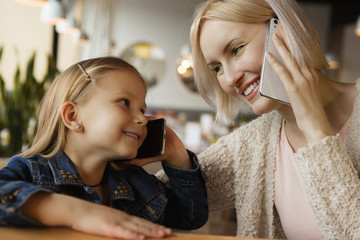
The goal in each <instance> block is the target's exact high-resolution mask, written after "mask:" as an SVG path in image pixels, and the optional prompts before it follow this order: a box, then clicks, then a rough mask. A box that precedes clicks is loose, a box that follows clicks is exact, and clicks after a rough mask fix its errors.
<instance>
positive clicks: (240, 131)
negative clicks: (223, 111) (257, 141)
mask: <svg viewBox="0 0 360 240" xmlns="http://www.w3.org/2000/svg"><path fill="white" fill-rule="evenodd" d="M281 119H282V118H281V115H280V114H279V113H278V112H276V111H272V112H270V113H266V114H263V115H260V116H258V117H257V118H255V119H253V120H251V121H250V122H248V123H246V124H243V125H242V126H239V127H237V128H235V129H234V130H233V131H232V132H231V133H230V134H228V135H227V136H226V138H234V137H236V139H249V138H254V137H257V136H262V135H264V134H267V133H268V132H269V131H272V130H273V129H274V127H275V129H276V131H278V130H279V129H280V126H281Z"/></svg>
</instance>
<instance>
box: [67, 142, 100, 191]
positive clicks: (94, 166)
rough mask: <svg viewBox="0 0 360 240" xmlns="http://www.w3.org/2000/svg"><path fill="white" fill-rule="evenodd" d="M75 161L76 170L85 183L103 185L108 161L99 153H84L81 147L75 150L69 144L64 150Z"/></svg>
mask: <svg viewBox="0 0 360 240" xmlns="http://www.w3.org/2000/svg"><path fill="white" fill-rule="evenodd" d="M63 151H64V152H65V153H66V155H67V156H68V157H69V158H70V159H71V161H72V162H73V164H74V166H75V168H76V170H77V171H78V173H79V174H80V177H81V179H82V181H83V182H84V184H86V185H87V186H95V187H97V185H101V184H99V183H101V182H102V180H103V176H104V172H105V168H106V164H107V161H106V160H104V159H101V158H99V157H98V156H97V155H91V154H88V153H84V152H82V151H81V149H76V151H74V150H73V149H72V148H71V147H69V145H67V146H65V148H64V150H63Z"/></svg>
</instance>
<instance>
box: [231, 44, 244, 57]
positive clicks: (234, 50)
mask: <svg viewBox="0 0 360 240" xmlns="http://www.w3.org/2000/svg"><path fill="white" fill-rule="evenodd" d="M244 47H245V45H240V46H238V47H235V48H234V49H233V50H232V53H233V54H235V55H236V54H238V53H239V52H240V51H241V50H242V49H243V48H244Z"/></svg>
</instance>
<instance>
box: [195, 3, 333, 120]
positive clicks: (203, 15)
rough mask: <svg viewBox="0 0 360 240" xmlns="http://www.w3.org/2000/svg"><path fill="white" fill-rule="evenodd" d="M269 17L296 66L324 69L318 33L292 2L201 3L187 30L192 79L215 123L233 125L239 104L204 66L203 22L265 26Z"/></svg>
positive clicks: (205, 65) (325, 65) (298, 7)
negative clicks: (276, 23) (277, 25)
mask: <svg viewBox="0 0 360 240" xmlns="http://www.w3.org/2000/svg"><path fill="white" fill-rule="evenodd" d="M273 17H277V18H278V19H279V20H280V22H281V23H282V26H283V28H284V31H285V33H286V36H287V39H288V42H289V49H290V51H291V53H292V57H293V58H294V59H295V60H296V61H297V62H298V63H299V64H306V65H308V66H312V67H314V68H315V69H319V70H320V69H324V68H327V67H328V63H327V61H326V58H325V56H324V53H323V52H322V49H321V45H320V38H319V36H318V33H317V32H316V30H315V28H314V27H313V25H312V24H311V22H310V21H309V20H308V18H307V16H306V15H305V14H304V12H303V11H302V9H301V8H300V6H299V5H298V4H297V3H296V2H295V1H294V0H251V1H249V0H208V1H206V2H204V3H201V4H200V6H199V7H198V9H197V10H196V12H195V17H194V20H193V23H192V26H191V30H190V41H191V46H192V54H193V61H194V76H195V82H196V85H197V88H198V91H199V93H200V94H201V96H202V97H203V98H204V99H205V100H206V102H207V103H208V104H209V105H210V106H212V107H213V108H214V109H216V112H217V120H219V119H224V120H226V121H231V122H233V119H234V117H235V115H236V114H237V113H238V109H239V101H240V100H239V99H238V98H236V97H234V96H231V95H230V94H227V93H225V92H224V91H223V90H222V88H221V86H220V84H219V82H218V80H217V78H216V75H215V74H214V73H213V72H212V71H211V70H210V69H209V67H208V66H207V64H206V61H205V59H204V56H203V54H202V52H201V48H200V32H201V28H202V25H203V23H204V21H205V20H206V19H214V20H224V21H232V22H242V23H259V22H264V23H265V22H267V21H268V20H269V19H271V18H273Z"/></svg>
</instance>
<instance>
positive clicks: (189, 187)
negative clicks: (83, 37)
mask: <svg viewBox="0 0 360 240" xmlns="http://www.w3.org/2000/svg"><path fill="white" fill-rule="evenodd" d="M145 95H146V87H145V83H144V81H143V79H142V77H141V76H140V74H139V73H138V71H137V70H136V69H135V68H134V67H133V66H131V65H130V64H128V63H127V62H124V61H123V60H121V59H119V58H115V57H103V58H95V59H90V60H85V61H82V62H79V63H78V64H74V65H72V66H71V67H69V68H68V69H67V70H65V71H64V72H63V73H62V74H60V75H59V76H58V77H57V79H56V80H55V81H54V82H53V84H52V85H51V87H50V89H49V90H48V92H47V93H46V95H45V96H44V99H43V101H42V103H41V106H40V109H39V119H38V129H37V133H36V136H35V138H34V141H33V143H32V145H31V147H30V148H29V150H27V151H26V152H24V153H22V154H21V155H19V156H15V157H13V158H12V159H11V160H10V162H9V164H8V165H7V167H5V168H3V169H2V170H1V171H0V199H1V201H0V225H2V226H16V227H30V226H31V227H33V226H43V225H46V226H66V227H70V228H73V229H74V230H78V231H83V232H87V233H92V234H98V235H104V236H108V237H119V238H126V239H143V238H144V237H146V236H149V237H164V236H167V235H169V234H170V233H171V230H170V229H168V228H165V227H163V226H160V225H157V224H154V223H151V222H155V223H158V224H163V225H165V226H167V227H172V228H178V229H195V228H198V227H200V226H202V225H203V224H204V223H205V222H206V221H207V210H208V209H207V200H206V192H205V187H204V179H203V177H202V172H201V170H200V167H199V165H198V163H197V160H196V157H195V155H194V154H193V153H191V152H190V151H186V150H185V149H184V147H183V145H182V143H181V141H180V140H179V139H178V138H177V136H176V134H175V133H174V132H172V131H171V130H170V129H169V128H167V131H166V132H167V136H166V151H165V153H164V154H163V155H162V156H161V157H158V158H157V160H164V161H163V162H162V163H163V168H164V170H165V172H166V173H167V175H168V177H169V179H170V183H171V189H170V188H167V187H165V185H164V184H163V183H162V182H160V181H158V180H157V179H156V178H155V177H154V176H152V175H149V174H147V173H146V172H145V171H144V170H143V169H142V168H140V167H138V166H135V165H131V164H126V163H121V162H120V163H116V161H115V160H122V159H133V158H135V157H136V154H137V150H138V148H139V147H140V145H141V144H142V142H143V141H144V139H145V137H146V134H147V129H146V124H147V122H148V119H147V117H146V116H145V115H144V112H145V110H146V103H145ZM174 148H175V149H177V148H179V149H181V150H180V151H176V155H175V151H172V149H174ZM171 152H174V154H170V153H171ZM117 162H119V161H117ZM179 163H181V164H179ZM131 215H135V216H137V217H135V216H131ZM144 219H147V220H149V221H151V222H148V221H146V220H144Z"/></svg>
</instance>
